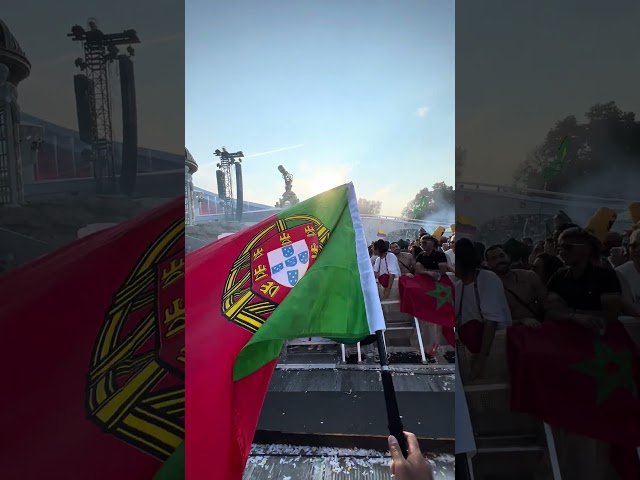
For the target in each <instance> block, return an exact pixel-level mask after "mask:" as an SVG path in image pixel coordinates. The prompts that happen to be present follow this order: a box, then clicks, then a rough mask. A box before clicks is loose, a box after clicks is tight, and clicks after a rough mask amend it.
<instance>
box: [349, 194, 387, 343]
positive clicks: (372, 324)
mask: <svg viewBox="0 0 640 480" xmlns="http://www.w3.org/2000/svg"><path fill="white" fill-rule="evenodd" d="M347 189H348V195H347V199H348V204H349V213H350V214H351V221H352V222H353V229H354V230H355V234H356V259H357V262H358V270H359V271H360V286H361V287H362V296H363V297H364V308H365V311H366V314H367V322H368V323H369V332H370V333H374V332H376V331H377V330H385V323H384V315H383V314H382V305H381V304H380V295H379V294H378V286H377V285H376V277H375V275H374V274H373V265H371V259H370V258H369V246H368V245H367V239H366V237H365V235H364V227H363V226H362V219H361V218H360V212H359V211H358V199H357V197H356V191H355V189H354V188H353V183H348V184H347Z"/></svg>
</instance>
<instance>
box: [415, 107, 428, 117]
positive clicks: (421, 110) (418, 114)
mask: <svg viewBox="0 0 640 480" xmlns="http://www.w3.org/2000/svg"><path fill="white" fill-rule="evenodd" d="M427 113H429V107H418V110H416V117H420V118H424V117H426V116H427Z"/></svg>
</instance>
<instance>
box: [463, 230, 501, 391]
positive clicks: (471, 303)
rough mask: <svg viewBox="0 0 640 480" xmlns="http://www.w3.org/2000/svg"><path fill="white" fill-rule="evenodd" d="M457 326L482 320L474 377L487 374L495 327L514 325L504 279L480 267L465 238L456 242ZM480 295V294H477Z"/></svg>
mask: <svg viewBox="0 0 640 480" xmlns="http://www.w3.org/2000/svg"><path fill="white" fill-rule="evenodd" d="M456 260H457V264H456V276H457V277H458V280H457V281H456V284H455V286H456V292H455V303H456V328H457V329H458V331H460V329H461V327H463V326H464V325H465V324H466V323H468V322H470V321H472V320H475V321H476V322H478V321H479V322H482V324H483V325H482V330H481V332H479V335H481V338H480V339H477V340H478V341H479V344H480V349H479V352H478V353H476V354H475V355H474V357H473V362H472V366H471V378H472V380H473V379H477V378H480V377H482V375H483V374H484V367H485V364H486V359H487V356H488V354H489V352H490V351H491V346H492V344H493V339H494V337H495V333H496V330H498V329H504V328H506V327H509V326H511V323H512V321H511V312H510V310H509V304H508V303H507V298H506V296H505V293H504V288H503V285H502V280H500V277H498V275H496V274H495V273H493V272H491V271H489V270H484V269H481V268H480V265H481V260H480V257H479V255H478V252H477V250H476V248H475V246H474V245H473V243H472V242H471V241H470V240H469V239H466V238H462V239H460V240H458V241H457V242H456ZM476 294H477V295H476Z"/></svg>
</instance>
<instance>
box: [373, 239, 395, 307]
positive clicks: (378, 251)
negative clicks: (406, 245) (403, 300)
mask: <svg viewBox="0 0 640 480" xmlns="http://www.w3.org/2000/svg"><path fill="white" fill-rule="evenodd" d="M373 254H374V255H375V256H376V257H377V258H376V261H375V263H374V265H373V272H374V273H375V275H376V279H377V280H378V285H379V287H378V288H379V289H380V296H381V298H382V299H383V300H389V299H390V298H391V297H392V296H393V297H394V299H396V298H395V297H398V298H400V295H399V293H398V288H397V285H395V288H393V287H394V283H395V279H396V278H397V277H399V276H400V265H399V264H398V259H397V258H396V256H395V255H394V254H393V253H391V252H390V251H389V245H387V242H385V241H384V240H382V239H380V240H377V241H376V242H375V243H374V244H373ZM382 275H388V282H386V283H387V285H386V286H384V285H382V283H385V282H384V281H382V282H381V278H380V277H381V276H382ZM383 278H384V277H383ZM392 289H393V293H394V294H393V295H392ZM396 294H397V295H396Z"/></svg>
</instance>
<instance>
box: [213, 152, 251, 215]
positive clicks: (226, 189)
mask: <svg viewBox="0 0 640 480" xmlns="http://www.w3.org/2000/svg"><path fill="white" fill-rule="evenodd" d="M214 155H215V156H216V157H218V158H220V162H219V163H217V164H216V167H217V168H218V170H216V180H217V182H218V196H219V197H220V199H221V200H222V202H223V204H224V216H225V219H226V220H232V219H235V220H236V221H238V222H240V221H242V210H243V189H242V158H243V157H244V153H242V151H238V152H235V153H229V152H227V149H226V148H225V147H222V150H220V149H216V151H215V152H214ZM231 165H235V170H236V175H235V176H236V180H235V183H236V196H235V197H234V196H233V178H232V176H231ZM234 200H235V201H234Z"/></svg>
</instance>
